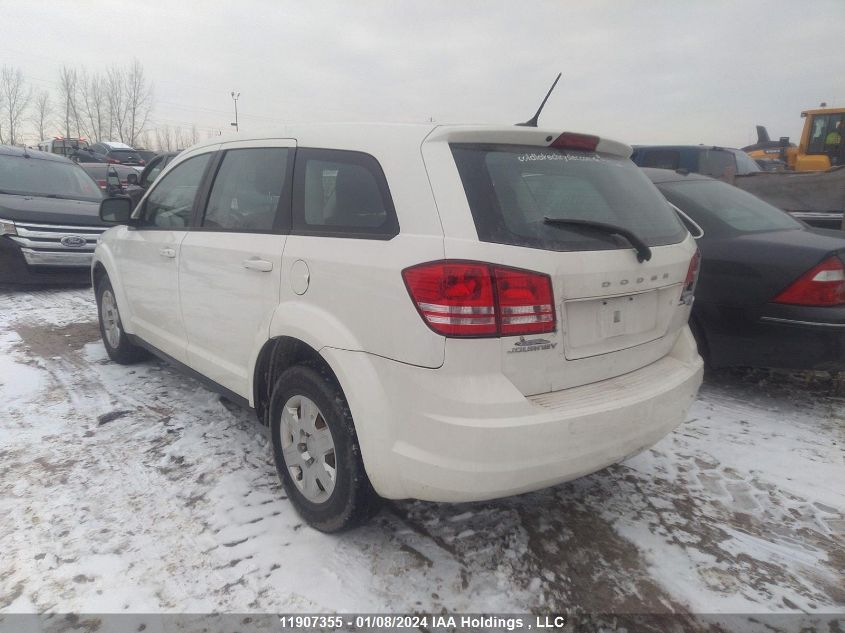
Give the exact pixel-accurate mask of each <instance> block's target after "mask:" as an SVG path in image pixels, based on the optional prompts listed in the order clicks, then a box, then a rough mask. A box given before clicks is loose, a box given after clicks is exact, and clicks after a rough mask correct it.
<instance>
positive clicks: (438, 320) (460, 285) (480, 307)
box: [402, 261, 555, 337]
mask: <svg viewBox="0 0 845 633" xmlns="http://www.w3.org/2000/svg"><path fill="white" fill-rule="evenodd" d="M402 277H403V279H404V280H405V285H406V286H407V288H408V293H409V294H410V295H411V299H412V300H413V301H414V305H415V306H416V307H417V310H419V313H420V315H421V316H422V318H423V320H424V321H425V322H426V324H427V325H428V326H429V327H430V328H431V329H432V330H434V331H435V332H437V333H438V334H443V335H444V336H452V337H482V336H483V337H495V336H519V335H522V334H540V333H543V332H553V331H554V329H555V309H554V295H553V293H552V282H551V278H550V277H549V276H548V275H544V274H542V273H536V272H532V271H529V270H521V269H517V268H507V267H504V266H495V265H492V264H486V263H481V262H467V261H439V262H430V263H427V264H420V265H418V266H412V267H411V268H406V269H405V270H403V271H402Z"/></svg>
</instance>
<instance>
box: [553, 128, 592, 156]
mask: <svg viewBox="0 0 845 633" xmlns="http://www.w3.org/2000/svg"><path fill="white" fill-rule="evenodd" d="M598 144H599V137H598V136H592V135H590V134H575V133H574V132H564V133H563V134H561V135H560V136H558V137H557V138H556V139H555V140H553V141H552V144H551V145H549V147H555V148H557V149H576V150H581V151H584V152H594V151H596V147H598Z"/></svg>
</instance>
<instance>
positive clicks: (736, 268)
mask: <svg viewBox="0 0 845 633" xmlns="http://www.w3.org/2000/svg"><path fill="white" fill-rule="evenodd" d="M643 171H645V173H646V174H647V175H648V177H649V178H651V180H652V182H654V184H655V185H657V187H658V189H660V191H661V192H662V193H663V195H664V196H666V198H667V199H668V200H669V201H670V202H671V203H672V204H674V205H675V206H676V207H677V208H678V209H680V211H681V212H682V218H683V219H684V221H685V223H686V224H687V225H688V228H690V230H691V232H693V235H696V237H697V239H698V246H699V248H700V250H701V256H702V265H701V273H700V277H699V281H698V287H697V288H696V293H695V304H694V306H693V311H692V317H691V320H690V325H691V327H692V329H693V333H694V334H695V336H696V339H697V341H698V344H699V349H700V351H701V353H702V356H704V357H705V359H706V360H707V361H708V362H709V363H710V365H711V366H713V367H726V366H736V365H749V366H755V367H772V368H783V369H815V370H829V371H843V370H845V263H843V261H845V235H843V234H842V232H841V231H832V230H825V229H813V228H810V227H808V226H807V225H806V224H804V223H802V222H799V221H798V220H795V219H794V218H792V217H791V216H790V215H789V214H787V213H785V212H783V211H781V210H780V209H777V208H776V207H773V206H771V205H770V204H768V203H766V202H763V201H762V200H760V199H759V198H757V197H755V196H752V195H751V194H749V193H746V192H745V191H742V190H740V189H737V188H736V187H733V186H731V185H729V184H727V183H724V182H721V181H718V180H714V179H712V178H708V177H706V176H701V175H698V174H686V173H678V172H675V171H670V170H665V169H644V170H643ZM684 216H686V217H684Z"/></svg>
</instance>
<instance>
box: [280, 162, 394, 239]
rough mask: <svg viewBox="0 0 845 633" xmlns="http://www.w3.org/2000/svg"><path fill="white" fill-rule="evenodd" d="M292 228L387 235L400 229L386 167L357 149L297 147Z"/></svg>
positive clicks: (335, 233)
mask: <svg viewBox="0 0 845 633" xmlns="http://www.w3.org/2000/svg"><path fill="white" fill-rule="evenodd" d="M293 232H294V233H299V234H303V235H327V236H334V237H359V238H373V239H389V238H391V237H393V236H394V235H396V234H397V233H398V232H399V223H398V221H397V219H396V211H395V209H394V207H393V201H392V200H391V197H390V190H389V189H388V187H387V181H386V180H385V177H384V172H383V171H382V169H381V166H380V165H379V164H378V161H376V159H375V158H373V157H372V156H370V155H369V154H364V153H361V152H349V151H341V150H322V149H299V150H297V153H296V167H295V169H294V207H293Z"/></svg>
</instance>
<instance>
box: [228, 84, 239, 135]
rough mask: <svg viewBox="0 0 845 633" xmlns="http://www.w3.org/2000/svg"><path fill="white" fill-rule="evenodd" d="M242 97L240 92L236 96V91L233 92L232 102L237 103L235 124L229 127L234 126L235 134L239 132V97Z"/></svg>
mask: <svg viewBox="0 0 845 633" xmlns="http://www.w3.org/2000/svg"><path fill="white" fill-rule="evenodd" d="M240 96H241V93H240V92H239V93H237V94H235V91H234V90H233V91H232V101H234V102H235V122H234V123H230V124H229V125H232V126H234V128H235V132H237V131H238V97H240Z"/></svg>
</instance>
